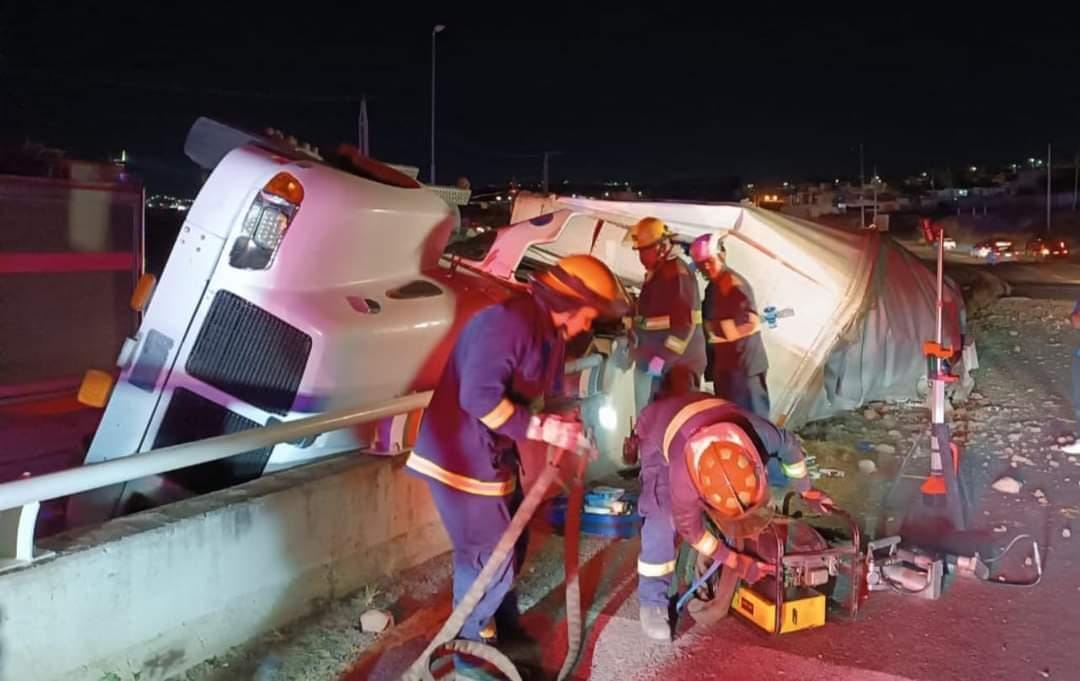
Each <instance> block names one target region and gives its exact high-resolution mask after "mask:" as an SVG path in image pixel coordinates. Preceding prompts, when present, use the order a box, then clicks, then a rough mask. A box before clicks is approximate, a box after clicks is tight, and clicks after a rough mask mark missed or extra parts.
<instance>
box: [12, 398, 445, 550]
mask: <svg viewBox="0 0 1080 681" xmlns="http://www.w3.org/2000/svg"><path fill="white" fill-rule="evenodd" d="M430 401H431V391H430V390H429V391H426V392H422V393H413V394H411V395H406V396H405V397H398V398H394V399H391V400H386V401H383V402H377V403H374V404H369V405H362V406H360V407H354V408H350V409H342V410H338V411H334V412H326V413H324V414H319V415H317V416H311V417H308V418H303V419H297V420H295V421H285V422H282V423H275V424H274V425H270V426H263V427H261V428H253V429H252V430H245V431H242V432H239V433H232V434H229V435H221V436H218V437H212V438H208V439H206V440H198V441H196V442H188V443H186V444H181V445H173V446H171V447H162V448H161V449H155V450H151V451H149V452H142V453H137V454H132V455H130V456H123V457H121V458H117V459H111V460H109V461H103V462H100V463H93V464H88V465H86V466H81V467H79V468H71V469H68V470H63V471H58V472H56V473H48V474H45V475H41V476H38V477H33V478H23V479H21V480H15V481H12V482H7V483H3V484H0V571H2V570H4V569H7V568H10V567H14V566H17V565H22V564H25V563H26V562H29V561H31V560H33V559H34V558H35V554H34V546H33V540H34V526H35V525H36V523H37V516H38V510H39V509H40V507H41V502H42V501H47V500H49V499H56V498H59V497H66V496H71V495H72V494H79V493H82V492H89V491H91V490H95V489H98V488H100V487H108V486H109V485H116V484H121V483H125V482H128V481H131V480H138V479H140V478H144V477H147V476H151V475H161V474H162V473H168V472H170V471H175V470H178V469H181V468H187V467H188V466H195V465H198V464H201V463H208V462H211V461H217V460H219V459H225V458H228V457H230V456H235V455H237V454H242V453H244V452H248V451H251V450H253V449H259V448H262V447H270V446H272V445H276V444H279V443H282V442H291V441H295V440H299V439H303V438H306V437H312V436H315V435H320V434H322V433H327V432H330V431H334V430H340V429H342V428H349V427H351V426H356V425H360V424H363V423H370V422H372V421H378V420H380V419H383V418H387V417H391V416H397V415H399V414H404V413H407V412H410V411H413V410H416V409H423V408H425V407H426V406H427V405H428V402H430Z"/></svg>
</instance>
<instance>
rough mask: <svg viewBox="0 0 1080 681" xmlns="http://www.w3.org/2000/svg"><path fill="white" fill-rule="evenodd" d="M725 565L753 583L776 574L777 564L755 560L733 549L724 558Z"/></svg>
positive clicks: (749, 582) (746, 580)
mask: <svg viewBox="0 0 1080 681" xmlns="http://www.w3.org/2000/svg"><path fill="white" fill-rule="evenodd" d="M724 567H727V568H731V569H732V570H734V571H735V574H737V575H739V577H740V578H742V580H743V581H744V582H746V583H748V584H753V583H755V582H757V581H759V580H761V579H764V578H765V577H768V576H770V575H776V566H775V565H773V564H772V563H764V562H762V561H760V560H755V559H754V558H752V557H751V556H748V555H746V554H745V553H739V552H737V551H732V552H731V553H729V554H728V555H727V557H726V558H725V559H724Z"/></svg>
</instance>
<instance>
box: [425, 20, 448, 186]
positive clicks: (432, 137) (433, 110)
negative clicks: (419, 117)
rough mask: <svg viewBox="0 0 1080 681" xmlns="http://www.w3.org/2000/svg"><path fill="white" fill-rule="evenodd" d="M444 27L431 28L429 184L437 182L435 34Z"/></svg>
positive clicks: (439, 25) (440, 25)
mask: <svg viewBox="0 0 1080 681" xmlns="http://www.w3.org/2000/svg"><path fill="white" fill-rule="evenodd" d="M444 28H446V27H445V26H443V25H442V24H436V25H435V26H433V27H432V28H431V174H430V176H429V177H428V184H435V35H436V34H438V33H441V32H442V31H443V29H444Z"/></svg>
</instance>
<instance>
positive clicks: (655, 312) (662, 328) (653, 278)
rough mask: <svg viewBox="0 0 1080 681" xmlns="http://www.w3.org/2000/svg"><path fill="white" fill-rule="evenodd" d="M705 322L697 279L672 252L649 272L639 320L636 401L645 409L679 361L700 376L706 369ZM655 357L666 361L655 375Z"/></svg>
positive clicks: (634, 351)
mask: <svg viewBox="0 0 1080 681" xmlns="http://www.w3.org/2000/svg"><path fill="white" fill-rule="evenodd" d="M700 326H701V295H700V291H699V290H698V283H697V277H695V276H694V273H693V272H691V271H690V268H689V267H687V266H686V263H685V262H683V261H682V259H681V258H679V257H677V256H676V255H674V254H671V255H670V256H668V257H667V258H665V259H664V260H662V261H661V262H660V264H659V265H657V267H656V268H655V269H654V270H652V271H650V272H648V273H647V274H646V276H645V283H644V285H643V286H642V287H641V295H640V296H639V297H638V303H637V316H636V317H635V318H634V336H635V339H636V342H635V344H634V348H633V349H632V351H631V356H632V357H633V358H634V361H635V368H634V401H635V403H636V411H638V412H640V411H641V410H642V408H644V406H645V405H646V404H648V403H649V402H650V401H651V400H652V398H653V395H654V394H655V393H656V390H657V387H658V386H659V385H660V379H661V378H662V377H663V376H664V375H665V374H667V372H668V371H670V370H671V368H672V367H674V366H676V365H680V364H681V365H684V366H686V367H687V368H689V369H690V372H691V373H692V374H694V375H695V376H699V377H700V376H701V374H703V373H704V372H705V360H706V356H705V337H704V336H703V335H702V334H701V333H700V332H699V331H698V327H700ZM654 357H659V358H660V359H661V360H662V361H663V366H662V368H661V370H660V372H659V373H658V374H656V375H653V374H650V373H649V363H650V362H651V361H652V359H653V358H654Z"/></svg>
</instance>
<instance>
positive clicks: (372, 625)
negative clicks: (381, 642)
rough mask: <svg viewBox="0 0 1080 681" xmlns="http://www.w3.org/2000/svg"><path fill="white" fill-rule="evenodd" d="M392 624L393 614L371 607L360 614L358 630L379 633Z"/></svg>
mask: <svg viewBox="0 0 1080 681" xmlns="http://www.w3.org/2000/svg"><path fill="white" fill-rule="evenodd" d="M393 624H394V616H393V615H391V614H390V613H388V612H386V611H385V610H376V609H374V608H373V609H371V610H368V611H366V612H365V613H364V614H363V615H360V631H363V632H366V633H369V634H381V633H382V632H384V631H386V630H387V629H389V628H390V627H391V626H393Z"/></svg>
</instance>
